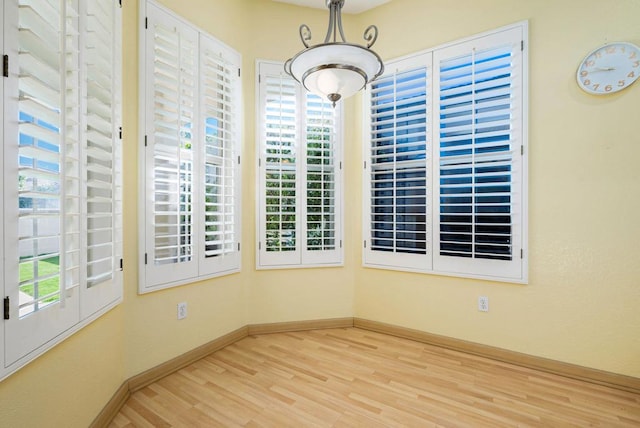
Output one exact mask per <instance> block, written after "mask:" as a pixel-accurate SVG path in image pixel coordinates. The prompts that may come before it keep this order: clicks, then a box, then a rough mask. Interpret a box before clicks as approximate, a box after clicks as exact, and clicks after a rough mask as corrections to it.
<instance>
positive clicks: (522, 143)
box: [364, 23, 527, 282]
mask: <svg viewBox="0 0 640 428" xmlns="http://www.w3.org/2000/svg"><path fill="white" fill-rule="evenodd" d="M526 31H527V26H526V23H521V24H517V25H513V26H510V27H507V28H504V29H501V30H497V31H495V32H491V33H487V34H484V35H481V36H478V37H474V38H470V39H467V40H463V41H460V42H455V43H451V44H449V45H446V46H444V47H441V48H437V49H434V50H433V51H428V52H423V53H420V54H416V55H413V56H410V57H406V58H403V59H400V60H397V61H392V62H390V63H387V70H389V71H388V72H387V73H386V74H385V75H383V76H381V77H380V78H379V79H378V80H377V81H376V82H374V83H373V84H372V85H371V88H370V89H369V90H368V91H367V96H366V97H365V98H366V100H365V103H366V107H365V108H366V109H367V110H368V111H369V112H370V114H369V115H368V116H369V118H370V119H369V126H370V135H369V139H368V144H367V147H366V152H365V159H366V160H367V161H366V165H365V177H364V185H365V194H366V195H367V198H365V209H364V212H365V215H366V219H365V221H364V227H365V231H364V233H365V243H364V244H365V250H364V263H365V266H369V267H379V268H388V269H399V270H408V271H416V272H431V273H437V274H443V275H456V276H469V277H477V278H486V279H494V280H501V281H510V282H526V257H525V250H526V232H527V230H526V187H527V186H526V177H527V174H526V161H525V147H526V126H525V125H526V118H525V115H524V105H525V104H526V86H527V84H526V74H525V70H526V67H525V63H526V50H525V37H526Z"/></svg>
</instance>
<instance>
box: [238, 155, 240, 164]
mask: <svg viewBox="0 0 640 428" xmlns="http://www.w3.org/2000/svg"><path fill="white" fill-rule="evenodd" d="M238 165H240V156H238Z"/></svg>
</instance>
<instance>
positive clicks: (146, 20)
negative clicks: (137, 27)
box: [144, 18, 149, 29]
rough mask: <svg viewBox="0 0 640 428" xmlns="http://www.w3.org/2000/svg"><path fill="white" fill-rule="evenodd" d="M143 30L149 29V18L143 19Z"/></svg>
mask: <svg viewBox="0 0 640 428" xmlns="http://www.w3.org/2000/svg"><path fill="white" fill-rule="evenodd" d="M144 28H145V29H146V28H149V18H144Z"/></svg>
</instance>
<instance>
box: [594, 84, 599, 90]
mask: <svg viewBox="0 0 640 428" xmlns="http://www.w3.org/2000/svg"><path fill="white" fill-rule="evenodd" d="M599 87H600V84H599V83H594V84H593V90H594V91H597V90H598V88H599Z"/></svg>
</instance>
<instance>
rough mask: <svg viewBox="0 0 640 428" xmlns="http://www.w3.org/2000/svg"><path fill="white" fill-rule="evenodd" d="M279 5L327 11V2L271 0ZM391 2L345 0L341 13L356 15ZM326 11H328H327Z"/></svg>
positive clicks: (325, 0) (318, 0) (320, 0)
mask: <svg viewBox="0 0 640 428" xmlns="http://www.w3.org/2000/svg"><path fill="white" fill-rule="evenodd" d="M273 1H279V2H281V3H290V4H295V5H298V6H305V7H313V8H316V9H327V0H273ZM390 1H391V0H345V2H344V7H343V8H342V12H344V13H353V14H358V13H361V12H364V11H366V10H369V9H373V8H374V7H378V6H380V5H381V4H384V3H388V2H390ZM327 10H328V9H327Z"/></svg>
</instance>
